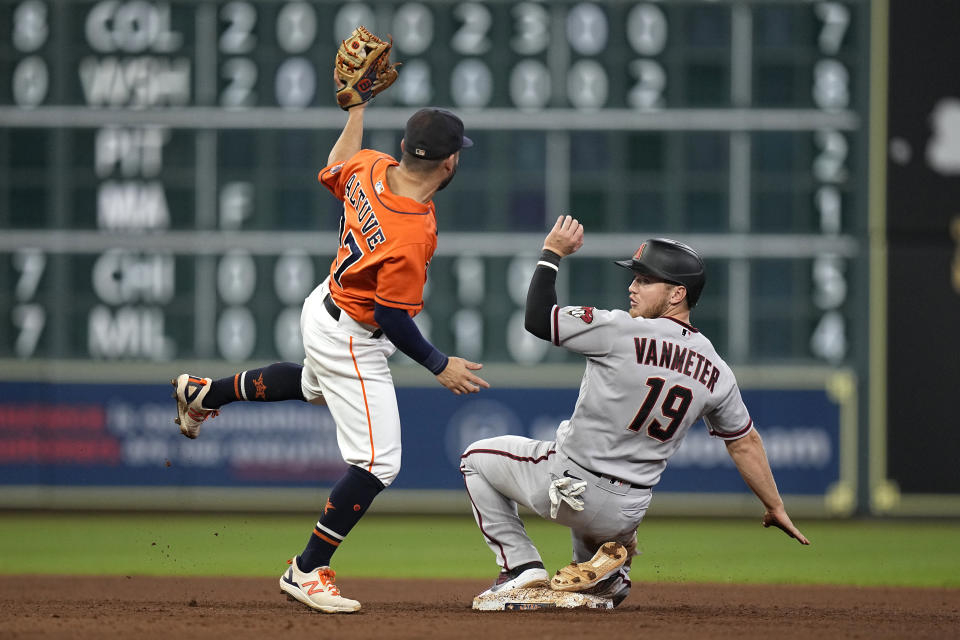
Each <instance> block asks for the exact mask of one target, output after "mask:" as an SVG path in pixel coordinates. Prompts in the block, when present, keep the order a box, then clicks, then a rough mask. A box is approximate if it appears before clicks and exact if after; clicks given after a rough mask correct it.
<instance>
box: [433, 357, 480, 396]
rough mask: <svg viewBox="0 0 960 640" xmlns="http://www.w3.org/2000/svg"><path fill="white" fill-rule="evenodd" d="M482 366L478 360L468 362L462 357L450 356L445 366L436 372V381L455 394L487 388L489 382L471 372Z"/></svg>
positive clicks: (475, 391)
mask: <svg viewBox="0 0 960 640" xmlns="http://www.w3.org/2000/svg"><path fill="white" fill-rule="evenodd" d="M482 368H483V365H482V364H480V363H479V362H470V361H469V360H464V359H463V358H458V357H456V356H450V358H449V360H448V361H447V366H446V367H445V368H444V370H443V371H441V372H440V373H438V374H437V382H439V383H440V384H442V385H443V386H445V387H446V388H447V389H450V391H453V392H454V393H455V394H457V395H460V394H461V393H477V392H479V391H480V389H489V388H490V384H489V383H488V382H487V381H486V380H484V379H483V378H481V377H480V376H478V375H476V374H475V373H473V372H474V371H479V370H480V369H482Z"/></svg>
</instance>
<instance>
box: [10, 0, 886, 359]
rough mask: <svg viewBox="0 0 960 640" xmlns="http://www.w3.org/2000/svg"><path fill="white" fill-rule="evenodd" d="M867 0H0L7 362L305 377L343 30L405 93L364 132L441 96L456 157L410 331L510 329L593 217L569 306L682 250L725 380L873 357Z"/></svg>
mask: <svg viewBox="0 0 960 640" xmlns="http://www.w3.org/2000/svg"><path fill="white" fill-rule="evenodd" d="M870 8H871V7H870V3H869V2H868V1H867V0H845V1H823V2H817V1H800V0H795V1H790V0H755V1H754V0H739V1H726V0H718V1H709V2H708V1H705V0H677V1H670V2H653V1H637V2H627V1H614V0H606V1H594V2H590V1H583V2H558V1H552V2H535V1H526V2H512V1H498V0H485V1H483V2H453V1H432V2H427V1H424V2H388V1H384V0H374V1H368V2H364V1H359V2H340V1H338V2H332V1H328V0H313V1H310V2H303V1H285V0H193V1H189V2H188V1H183V0H0V314H2V315H0V362H3V363H6V364H5V365H4V366H16V363H18V362H22V361H26V360H37V361H54V362H56V361H109V362H127V361H160V362H162V361H172V360H178V359H194V358H202V359H216V360H225V361H246V360H258V361H272V360H277V359H281V360H299V359H300V358H301V357H302V351H301V347H300V343H299V335H298V331H299V324H298V323H299V313H300V304H301V302H302V300H303V298H304V297H305V296H306V295H307V294H308V293H309V292H310V291H311V290H312V288H313V287H314V286H315V285H316V284H317V282H318V281H319V280H320V279H322V278H323V277H324V276H325V275H326V272H327V270H328V269H329V264H330V261H331V259H332V258H333V255H334V251H335V248H336V245H337V242H338V240H337V237H336V230H337V227H338V225H337V220H338V216H339V214H340V206H341V205H340V203H339V202H337V201H336V200H335V199H334V198H333V197H331V196H330V195H329V193H328V192H327V191H326V189H324V188H323V187H322V186H321V185H319V184H318V183H317V182H316V175H317V172H318V170H319V169H321V168H322V167H323V166H324V164H325V160H326V157H327V154H328V152H329V150H330V147H331V146H332V144H333V143H334V141H335V140H336V138H337V136H338V134H339V131H340V128H341V127H342V125H343V123H344V122H345V120H346V117H345V114H344V113H343V112H342V111H341V110H340V109H339V108H337V106H336V102H335V100H334V97H333V88H332V80H331V75H332V61H333V56H334V52H335V50H336V46H337V44H338V43H339V40H340V39H342V38H344V37H346V35H347V34H349V33H350V31H351V30H352V29H353V28H354V27H355V26H356V25H358V24H363V25H365V26H367V27H368V28H369V29H370V30H371V31H373V32H374V33H377V34H378V35H381V36H384V35H387V34H390V35H391V36H392V37H393V42H394V54H393V57H394V58H395V59H396V60H398V61H400V62H402V63H403V66H402V67H401V68H400V76H399V79H398V81H397V84H396V85H394V87H392V88H391V89H390V90H389V91H387V92H386V93H384V94H382V95H381V96H379V97H378V98H376V99H375V101H374V103H373V105H372V106H371V108H370V109H369V110H368V111H367V126H366V133H365V138H364V144H365V146H367V147H372V148H377V149H380V150H382V151H386V152H389V153H393V154H394V155H396V154H397V153H398V152H399V141H400V137H401V133H402V129H403V124H404V122H405V121H406V118H407V117H409V115H410V114H411V113H412V112H413V111H414V110H416V109H417V108H419V107H421V106H426V105H438V106H445V107H448V108H450V109H453V110H454V111H456V112H457V113H458V114H459V115H460V116H461V117H462V118H463V120H464V122H465V124H466V130H467V133H468V135H469V136H470V137H471V138H473V139H474V141H475V143H476V145H475V147H474V148H471V149H469V150H465V151H464V152H463V154H462V157H461V167H460V170H459V172H458V175H457V178H456V179H455V180H454V181H453V182H452V183H451V185H450V187H449V188H448V189H446V190H444V191H443V192H442V193H440V194H438V196H437V198H436V203H437V209H438V214H437V219H438V227H439V248H438V251H437V254H436V257H435V259H434V261H433V263H432V264H431V267H430V270H429V282H428V288H427V299H426V305H425V311H424V313H422V314H421V315H420V316H418V323H419V324H420V326H421V328H422V329H423V330H424V332H425V333H426V334H427V335H429V336H430V338H431V340H432V341H433V342H434V343H435V344H437V346H438V347H439V348H441V349H442V350H444V351H446V352H448V353H451V354H457V355H460V356H464V357H467V358H472V359H477V360H480V361H483V362H503V363H521V364H533V363H538V362H559V361H563V360H565V359H566V358H567V356H566V355H565V354H564V353H562V352H560V351H559V350H551V349H550V348H549V345H547V344H546V343H543V342H541V341H538V340H536V339H534V338H532V337H530V336H528V335H527V334H526V333H525V332H524V330H523V303H524V297H525V292H526V285H527V282H528V278H529V275H530V272H531V269H532V267H533V264H534V262H535V260H534V258H535V256H536V254H537V253H538V251H539V247H540V242H541V240H542V237H543V235H544V234H545V232H546V230H547V229H548V228H549V226H550V225H551V224H552V221H553V220H554V219H555V218H556V216H557V215H559V214H561V213H568V212H569V213H572V214H573V215H575V216H576V217H578V218H579V219H580V220H581V221H583V222H584V224H585V226H586V229H587V238H586V244H585V246H584V248H583V250H582V251H581V252H580V253H579V254H577V255H576V256H575V257H573V258H571V259H570V260H568V261H567V262H568V263H569V264H568V265H567V266H566V267H565V268H564V270H562V273H561V280H560V282H559V284H558V287H559V298H560V301H561V303H571V304H587V305H592V306H599V307H606V308H623V307H624V306H625V305H626V302H627V301H626V287H627V285H628V280H627V277H626V274H624V273H622V272H620V271H619V270H618V269H616V268H615V267H613V266H612V264H611V261H612V260H613V259H617V258H624V257H628V256H629V255H632V253H633V252H634V251H635V250H636V248H637V247H638V246H639V244H640V243H641V242H642V241H643V240H644V239H646V238H648V237H652V236H655V235H667V236H670V237H675V238H678V239H681V240H684V241H687V242H689V243H691V244H692V245H693V246H695V247H696V248H698V249H699V250H700V251H701V253H702V255H704V257H705V259H706V262H707V273H708V282H707V287H706V289H705V292H704V294H703V297H702V299H701V302H700V304H699V305H698V307H697V309H696V310H695V313H694V314H693V322H694V324H696V325H697V326H698V327H699V328H701V329H702V330H703V331H704V332H705V333H706V335H707V336H709V337H710V338H711V339H712V340H713V342H714V344H715V345H716V346H717V348H718V350H719V351H720V352H721V353H722V354H724V356H725V357H726V358H727V360H728V361H729V362H731V363H734V364H738V363H739V364H743V363H747V364H778V365H780V364H785V365H797V366H808V365H812V364H830V365H850V364H854V363H857V362H862V361H863V360H864V359H865V358H866V355H865V354H866V352H867V340H868V331H867V325H866V320H865V316H866V315H867V294H866V290H867V287H866V286H865V283H866V282H867V275H868V274H867V263H868V261H867V242H868V236H867V188H866V175H867V166H866V165H867V142H868V135H867V126H868V122H867V114H868V111H869V104H868V103H869V86H868V84H869V83H868V81H869V68H870V38H871V34H870Z"/></svg>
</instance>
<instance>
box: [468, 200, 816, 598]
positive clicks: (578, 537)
mask: <svg viewBox="0 0 960 640" xmlns="http://www.w3.org/2000/svg"><path fill="white" fill-rule="evenodd" d="M582 245H583V226H582V225H581V224H580V223H578V222H577V221H576V220H575V219H573V218H571V217H570V216H561V217H560V218H558V219H557V222H556V224H555V225H554V227H553V229H552V230H551V231H550V233H549V234H548V235H547V237H546V239H545V241H544V244H543V251H542V253H541V255H540V260H539V262H538V263H537V267H536V270H535V272H534V274H533V277H532V279H531V282H530V288H529V291H528V293H527V302H526V328H527V330H528V331H530V332H531V333H533V334H534V335H536V336H537V337H539V338H541V339H543V340H550V341H551V342H553V344H555V345H557V346H560V347H564V348H566V349H569V350H571V351H574V352H576V353H580V354H583V355H584V356H585V357H586V370H585V371H584V374H583V380H582V382H581V384H580V395H579V397H578V398H577V403H576V406H575V407H574V410H573V415H572V416H570V419H569V420H564V421H563V422H561V423H560V425H559V427H558V428H557V433H556V439H555V441H553V442H543V441H539V440H531V439H529V438H524V437H520V436H509V435H508V436H501V437H496V438H489V439H486V440H480V441H478V442H474V443H473V444H471V445H470V446H468V447H467V449H466V450H465V451H464V453H463V455H462V457H461V466H460V470H461V472H462V473H463V476H464V481H465V483H466V488H467V493H468V494H469V498H470V501H471V503H472V505H473V512H474V517H475V518H476V521H477V525H478V526H479V527H480V531H481V532H482V533H483V536H484V538H485V539H486V542H487V545H488V546H489V547H490V549H491V550H492V551H493V553H494V555H495V556H496V560H497V564H499V565H500V568H501V572H500V575H499V577H498V578H497V580H496V582H495V583H494V585H493V586H492V587H491V588H490V589H488V590H487V591H485V592H484V594H481V597H482V596H483V595H485V594H491V593H497V592H500V591H503V590H506V589H516V588H526V587H533V586H545V585H547V583H548V580H549V584H550V586H551V587H552V588H553V589H557V590H561V591H578V592H584V593H589V594H592V595H597V596H601V597H606V598H610V599H611V600H612V601H613V603H614V605H615V606H616V605H618V604H620V603H621V602H622V601H623V599H624V598H626V596H627V594H628V593H629V592H630V578H629V571H630V559H631V557H632V556H633V555H636V553H637V551H636V547H637V535H636V531H637V526H638V525H639V524H640V521H641V520H642V519H643V516H644V514H645V513H646V511H647V508H648V507H649V506H650V500H651V497H652V489H653V487H654V486H655V485H656V484H657V483H658V482H659V480H660V475H661V474H662V473H663V471H664V469H665V468H666V466H667V460H669V458H670V456H671V455H673V453H674V452H675V451H676V450H677V448H678V447H679V446H680V443H681V442H682V441H683V438H684V436H685V435H686V434H687V431H688V430H689V428H690V426H691V425H692V424H694V423H695V422H697V420H699V419H700V418H703V419H704V422H705V423H706V426H707V428H708V429H709V431H710V434H711V435H713V436H715V437H718V438H720V439H722V440H723V441H724V442H725V443H726V446H727V451H728V453H729V454H730V456H731V458H732V459H733V462H734V463H735V465H736V466H737V469H738V470H739V471H740V474H741V475H742V476H743V479H744V480H745V482H746V483H747V485H748V486H749V487H750V489H751V490H753V492H754V493H755V494H756V495H757V497H758V498H759V499H760V501H761V502H762V503H763V506H764V507H765V509H766V512H765V513H764V516H763V520H762V524H763V526H764V527H769V526H775V527H777V528H779V529H782V530H783V531H784V532H785V533H786V534H787V535H789V536H790V537H792V538H795V539H796V540H797V541H799V542H800V543H801V544H804V545H806V544H809V541H808V540H807V538H805V537H804V535H803V534H802V533H801V532H800V531H799V530H798V529H797V528H796V527H795V526H794V524H793V522H791V520H790V517H789V516H788V515H787V512H786V510H785V508H784V505H783V501H782V500H781V498H780V494H779V492H778V490H777V485H776V483H775V481H774V478H773V474H772V472H771V470H770V465H769V463H768V462H767V457H766V453H765V450H764V447H763V442H762V441H761V439H760V435H759V434H758V433H757V430H756V428H755V426H754V424H753V421H752V420H751V418H750V414H749V412H748V411H747V407H746V406H745V405H744V403H743V400H742V399H741V397H740V389H739V388H738V386H737V382H736V379H735V378H734V375H733V372H732V371H731V370H730V367H729V366H727V364H726V363H725V362H724V361H723V359H722V358H721V357H720V356H719V355H718V354H717V352H716V350H715V349H714V348H713V345H712V344H711V343H710V341H709V340H708V339H707V338H706V337H705V336H704V335H703V334H702V333H700V332H699V331H698V330H697V329H696V328H695V327H694V326H693V325H691V324H690V309H691V308H693V307H694V306H695V305H696V303H697V300H698V298H699V297H700V293H701V291H702V290H703V285H704V283H705V274H704V268H703V262H702V260H701V259H700V257H699V256H698V255H697V253H696V252H695V251H694V250H693V249H691V248H690V247H689V246H687V245H685V244H682V243H680V242H676V241H674V240H669V239H665V238H655V239H651V240H647V241H646V242H644V243H643V244H642V245H641V247H640V249H639V250H638V251H637V252H636V254H635V255H634V256H633V258H632V259H629V260H623V261H618V262H617V263H616V264H618V265H620V266H622V267H625V268H627V269H630V270H631V271H632V272H633V281H632V282H631V283H630V286H629V289H628V291H629V294H630V298H629V301H630V308H629V310H628V311H620V310H614V311H606V310H602V309H596V308H593V307H579V306H578V307H574V306H568V307H560V306H558V305H557V296H556V290H555V282H556V276H557V273H558V271H559V266H560V260H561V258H563V257H565V256H568V255H570V254H572V253H574V252H576V251H577V250H578V249H579V248H580V247H581V246H582ZM518 504H521V505H523V506H525V507H527V508H529V509H531V510H532V511H533V512H534V513H536V514H538V515H539V516H541V517H543V518H549V519H551V520H553V521H555V522H558V523H560V524H563V525H566V526H567V527H570V529H571V535H572V541H573V562H572V563H571V564H570V565H569V566H567V567H564V568H562V569H561V570H560V571H558V572H557V573H556V575H554V576H553V578H552V579H550V578H549V576H548V574H547V572H546V570H545V569H544V566H543V562H542V561H541V559H540V554H539V553H538V552H537V549H536V548H535V547H534V545H533V543H532V542H531V540H530V538H529V537H528V536H527V534H526V531H525V530H524V527H523V522H522V521H521V520H520V518H519V516H518V512H517V505H518Z"/></svg>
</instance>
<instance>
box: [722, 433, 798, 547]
mask: <svg viewBox="0 0 960 640" xmlns="http://www.w3.org/2000/svg"><path fill="white" fill-rule="evenodd" d="M726 444H727V453H729V454H730V457H731V458H732V459H733V463H734V464H735V465H736V466H737V470H738V471H740V475H741V476H743V480H744V482H746V483H747V486H748V487H750V489H751V490H752V491H753V492H754V493H755V494H756V495H757V497H758V498H760V501H761V502H762V503H763V506H764V507H765V508H766V513H764V514H763V521H762V524H763V526H764V527H771V526H773V527H776V528H778V529H780V530H781V531H783V532H784V533H786V534H787V535H788V536H790V537H791V538H795V539H796V540H797V542H799V543H800V544H810V541H809V540H807V538H806V537H805V536H804V535H803V534H802V533H800V530H799V529H797V528H796V527H795V526H794V524H793V522H792V521H791V520H790V516H788V515H787V510H786V508H784V506H783V500H782V499H781V498H780V492H779V491H778V490H777V483H776V482H775V481H774V479H773V471H771V470H770V463H769V462H768V461H767V452H766V450H765V449H764V448H763V440H762V439H761V438H760V434H759V433H757V431H756V429H753V430H751V431H750V433H748V434H747V435H745V436H744V437H742V438H739V439H737V440H731V441H729V442H727V443H726Z"/></svg>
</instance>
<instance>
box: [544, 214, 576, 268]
mask: <svg viewBox="0 0 960 640" xmlns="http://www.w3.org/2000/svg"><path fill="white" fill-rule="evenodd" d="M582 246H583V225H582V224H580V223H579V222H577V219H576V218H574V217H573V216H560V217H559V218H557V222H556V223H555V224H554V225H553V229H551V230H550V233H548V234H547V237H546V239H544V241H543V248H544V249H549V250H550V251H553V252H554V253H555V254H557V255H559V256H560V257H561V258H563V257H565V256H569V255H570V254H572V253H576V251H577V250H578V249H579V248H580V247H582Z"/></svg>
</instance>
